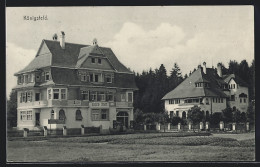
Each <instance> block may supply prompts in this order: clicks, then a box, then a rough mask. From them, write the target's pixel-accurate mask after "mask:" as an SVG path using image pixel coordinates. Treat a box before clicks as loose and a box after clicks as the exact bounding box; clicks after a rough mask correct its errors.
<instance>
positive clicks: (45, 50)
mask: <svg viewBox="0 0 260 167" xmlns="http://www.w3.org/2000/svg"><path fill="white" fill-rule="evenodd" d="M43 54H51V51H50V50H49V48H48V47H47V45H46V43H45V42H44V41H43V42H42V44H41V46H40V48H39V50H38V52H37V54H36V57H37V56H40V55H43Z"/></svg>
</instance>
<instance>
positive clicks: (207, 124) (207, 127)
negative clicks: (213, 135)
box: [206, 122, 209, 131]
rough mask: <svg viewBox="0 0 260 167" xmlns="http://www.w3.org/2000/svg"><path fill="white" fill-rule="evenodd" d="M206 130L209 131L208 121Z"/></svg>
mask: <svg viewBox="0 0 260 167" xmlns="http://www.w3.org/2000/svg"><path fill="white" fill-rule="evenodd" d="M206 130H207V131H209V122H206Z"/></svg>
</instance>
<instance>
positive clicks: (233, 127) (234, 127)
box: [232, 122, 237, 131]
mask: <svg viewBox="0 0 260 167" xmlns="http://www.w3.org/2000/svg"><path fill="white" fill-rule="evenodd" d="M236 125H237V124H236V123H235V122H234V123H233V124H232V130H233V131H235V130H236Z"/></svg>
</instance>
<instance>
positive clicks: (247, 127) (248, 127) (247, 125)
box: [246, 122, 250, 131]
mask: <svg viewBox="0 0 260 167" xmlns="http://www.w3.org/2000/svg"><path fill="white" fill-rule="evenodd" d="M246 131H250V126H249V122H247V123H246Z"/></svg>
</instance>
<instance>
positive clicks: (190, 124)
mask: <svg viewBox="0 0 260 167" xmlns="http://www.w3.org/2000/svg"><path fill="white" fill-rule="evenodd" d="M188 126H189V131H191V126H192V123H191V122H189V124H188Z"/></svg>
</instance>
